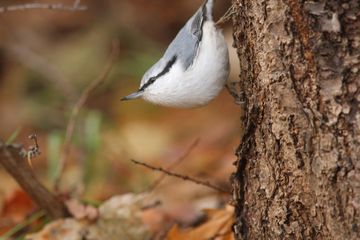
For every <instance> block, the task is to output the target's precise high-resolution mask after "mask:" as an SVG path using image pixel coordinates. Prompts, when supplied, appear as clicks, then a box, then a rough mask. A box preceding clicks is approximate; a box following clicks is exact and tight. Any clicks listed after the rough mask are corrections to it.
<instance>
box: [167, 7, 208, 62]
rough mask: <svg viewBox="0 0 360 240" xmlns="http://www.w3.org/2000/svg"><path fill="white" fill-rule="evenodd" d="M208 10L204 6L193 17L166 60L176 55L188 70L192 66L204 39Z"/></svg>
mask: <svg viewBox="0 0 360 240" xmlns="http://www.w3.org/2000/svg"><path fill="white" fill-rule="evenodd" d="M206 11H207V8H206V7H205V5H203V6H202V7H201V8H200V9H199V10H198V11H197V12H196V13H195V14H194V16H192V17H191V18H190V19H189V21H188V22H187V23H186V25H185V26H184V27H183V28H182V29H181V30H180V32H179V33H178V34H177V35H176V37H175V39H174V40H173V41H172V43H171V44H170V45H169V47H168V49H167V50H166V52H165V54H164V58H166V59H170V58H172V57H173V56H174V55H176V56H177V60H178V61H180V62H181V63H182V64H183V66H184V68H185V69H187V68H188V67H190V66H191V65H192V63H193V62H194V59H195V57H196V55H197V51H198V47H199V44H200V42H201V38H202V31H203V29H202V27H203V25H204V22H205V21H206V19H207V18H206V16H207V13H206Z"/></svg>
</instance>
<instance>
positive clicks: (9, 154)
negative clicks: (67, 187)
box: [0, 140, 69, 219]
mask: <svg viewBox="0 0 360 240" xmlns="http://www.w3.org/2000/svg"><path fill="white" fill-rule="evenodd" d="M22 151H24V149H23V148H21V147H19V146H16V145H5V144H4V143H3V142H2V141H1V140H0V164H1V165H2V166H3V167H4V168H5V170H6V171H7V172H8V173H9V174H10V175H11V176H12V177H13V178H14V179H15V180H16V181H17V182H18V184H19V185H20V186H21V187H22V188H23V189H24V191H25V192H26V193H27V194H29V195H30V197H31V199H32V200H33V201H34V202H35V203H36V204H37V205H38V206H39V207H40V208H42V209H44V210H45V211H46V213H47V214H48V215H49V216H50V217H51V218H54V219H57V218H62V217H66V216H69V214H68V211H67V209H66V207H65V205H64V204H63V202H62V201H60V200H59V199H58V198H57V197H56V196H55V195H53V194H52V193H51V192H50V191H49V190H47V189H46V188H45V187H44V186H43V185H42V184H41V183H40V182H39V181H38V180H37V178H36V176H35V174H34V173H33V171H32V169H31V167H30V165H29V163H28V161H26V159H24V158H23V157H22V156H21V152H22ZM26 155H27V154H26Z"/></svg>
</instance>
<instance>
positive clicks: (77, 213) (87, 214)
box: [65, 199, 99, 221]
mask: <svg viewBox="0 0 360 240" xmlns="http://www.w3.org/2000/svg"><path fill="white" fill-rule="evenodd" d="M65 205H66V207H67V209H68V210H69V212H70V214H71V215H72V216H73V217H74V218H75V219H78V220H80V219H88V220H91V221H94V220H96V218H97V217H98V215H99V213H98V210H97V208H95V207H93V206H91V205H85V204H83V203H81V202H80V201H79V200H77V199H70V200H67V201H66V202H65Z"/></svg>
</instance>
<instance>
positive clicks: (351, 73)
mask: <svg viewBox="0 0 360 240" xmlns="http://www.w3.org/2000/svg"><path fill="white" fill-rule="evenodd" d="M233 3H234V4H235V8H236V14H235V17H234V39H235V46H236V48H237V51H238V55H239V59H240V67H241V73H240V87H241V89H242V90H243V91H244V92H243V94H242V95H243V96H244V100H245V104H244V106H245V107H244V108H245V109H244V112H245V116H244V122H243V124H244V129H245V131H244V135H243V137H242V142H241V144H240V146H239V148H238V150H237V156H238V161H237V170H236V173H234V175H233V178H232V182H233V187H234V202H235V205H236V225H235V234H236V237H237V239H360V229H359V228H360V213H359V211H360V171H359V169H360V161H359V159H360V112H359V103H360V77H359V72H360V50H359V47H360V20H359V17H360V6H359V4H360V3H359V0H349V1H340V0H338V1H336V0H324V1H322V2H321V3H320V2H316V3H315V2H313V1H300V0H283V1H281V0H253V1H248V0H233Z"/></svg>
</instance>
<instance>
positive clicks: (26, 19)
mask: <svg viewBox="0 0 360 240" xmlns="http://www.w3.org/2000/svg"><path fill="white" fill-rule="evenodd" d="M44 2H46V1H44ZM58 2H63V3H69V4H71V3H72V1H70V0H68V1H67V0H64V1H58ZM82 2H83V3H84V4H86V5H88V7H89V10H88V11H85V12H56V11H49V10H31V11H21V12H13V13H3V14H0V21H1V23H0V36H1V38H0V126H1V127H0V138H1V139H3V140H7V141H8V142H19V143H23V144H25V145H28V144H31V143H30V142H29V140H28V139H27V136H28V135H30V134H31V133H37V135H38V138H39V144H40V147H41V151H42V153H43V154H42V155H41V156H40V157H39V158H37V159H35V160H34V161H33V166H34V171H35V172H36V174H37V175H38V176H39V177H40V178H41V179H42V181H43V182H44V183H46V185H48V186H51V185H52V183H53V181H54V179H55V178H56V177H57V176H58V175H59V168H58V161H59V155H60V152H61V151H62V144H63V141H64V135H65V129H66V126H67V123H68V120H69V117H70V113H71V111H72V107H73V106H74V103H75V102H76V101H77V99H78V97H79V96H80V94H81V92H82V91H83V89H84V88H85V87H86V86H87V85H88V84H89V83H90V82H91V81H93V79H95V78H96V77H97V76H98V75H99V73H100V72H102V70H103V69H104V67H105V63H106V59H107V57H108V55H109V52H110V49H111V42H112V40H113V39H117V40H119V42H120V56H119V57H118V59H117V61H116V63H115V65H114V67H113V70H112V72H111V74H110V76H109V78H108V79H107V81H106V83H105V84H104V85H102V86H101V87H99V88H98V89H97V90H96V92H95V93H94V94H92V95H91V96H90V97H89V99H88V101H87V103H86V106H85V107H84V108H83V109H82V110H81V112H80V114H79V117H78V120H77V125H76V129H75V136H74V138H73V141H72V146H71V151H70V156H69V161H68V162H67V165H66V168H65V172H64V175H63V178H62V182H61V183H62V184H61V189H63V190H64V191H66V192H68V193H69V194H75V193H74V192H76V194H80V196H81V197H84V198H86V199H88V200H89V201H98V200H104V199H106V198H108V197H110V196H112V195H115V194H119V193H125V192H142V191H145V190H147V188H148V187H149V186H151V184H152V183H153V181H154V180H155V179H157V177H158V174H157V173H154V172H151V171H148V170H144V169H142V168H139V167H137V166H135V165H133V164H132V163H130V161H129V159H137V160H141V161H145V162H148V163H151V164H155V165H160V166H164V167H166V166H169V165H171V163H173V162H176V161H177V160H178V159H179V158H180V157H181V156H182V155H183V154H184V152H186V151H187V149H188V148H189V146H190V145H191V144H192V142H193V141H194V139H197V138H199V139H200V143H199V145H198V146H197V147H196V148H195V149H194V150H193V151H192V152H191V153H190V155H189V156H188V157H187V158H186V159H185V160H184V161H183V162H182V163H181V164H180V166H178V167H177V168H176V169H175V170H176V171H177V172H180V173H181V172H182V173H185V174H186V175H193V176H196V177H199V178H202V179H208V180H211V181H212V182H213V183H214V184H218V185H222V186H225V187H226V186H228V184H229V183H228V178H229V175H230V173H231V172H232V170H233V169H232V162H233V161H234V159H235V158H234V156H233V152H234V150H235V148H236V146H237V143H238V141H239V136H240V132H241V129H240V126H239V119H240V111H239V108H238V107H237V106H236V105H235V104H234V103H233V100H232V98H231V97H230V96H229V95H228V94H227V93H226V92H225V91H224V92H223V93H222V94H221V95H220V96H219V97H218V98H216V99H215V100H214V101H213V102H212V103H211V104H210V105H209V106H206V107H204V108H200V109H170V108H164V107H160V106H154V105H151V104H149V103H146V102H144V101H142V100H136V101H133V102H120V99H121V97H122V96H125V95H127V94H128V93H130V92H132V91H134V90H136V89H137V87H138V84H139V82H140V79H141V77H142V75H143V73H144V72H145V71H146V69H148V68H149V67H150V66H151V65H152V64H153V63H154V62H155V61H156V60H157V59H158V58H159V57H161V55H162V53H163V51H164V49H165V48H166V46H167V44H168V43H169V42H170V41H171V39H172V38H173V37H174V35H175V34H176V32H177V31H178V30H179V28H180V27H181V26H182V25H183V24H184V22H185V21H186V20H187V18H188V17H189V16H191V14H192V13H193V12H194V11H195V10H196V8H197V7H198V6H199V5H200V4H201V3H202V1H201V0H197V1H194V0H186V1H171V4H170V3H169V1H167V0H153V1H148V0H122V1H114V0H105V1H97V0H90V1H82ZM15 3H24V1H13V0H8V1H0V6H5V5H9V4H15ZM228 3H229V1H219V4H218V8H217V16H219V15H220V14H221V13H223V12H225V10H226V8H227V7H228V6H229V5H228ZM231 43H232V40H231V35H229V46H231ZM232 65H237V63H236V62H234V63H232ZM236 74H238V73H236ZM0 181H1V182H2V185H1V187H0V207H2V208H3V210H2V215H1V216H0V234H1V233H4V232H5V231H6V230H9V229H11V228H12V227H13V226H17V224H19V223H22V221H23V220H24V219H26V217H27V216H28V214H29V213H31V212H32V211H34V206H33V205H29V206H27V208H24V209H26V210H23V212H22V214H21V217H18V216H19V215H18V214H16V216H15V215H12V214H7V215H5V214H4V211H5V210H4V206H5V205H6V204H5V203H8V201H10V202H11V199H13V198H12V196H13V194H14V192H16V191H18V189H19V188H18V186H17V185H16V184H15V183H14V181H13V180H12V179H11V178H10V177H9V176H8V175H7V174H6V173H5V172H4V171H2V170H1V171H0ZM174 184H175V185H176V192H177V194H173V192H174ZM74 189H76V191H75V190H74ZM155 192H156V194H158V196H159V198H161V200H162V201H163V206H162V212H163V214H164V215H166V218H165V217H164V219H167V218H171V219H176V220H179V221H182V222H187V223H189V222H192V221H195V220H196V219H197V217H198V216H199V215H198V210H199V209H201V208H203V207H214V206H216V205H218V204H220V203H221V202H223V199H221V198H220V199H219V197H218V196H217V195H216V194H214V193H212V192H211V191H209V190H207V189H203V188H202V187H199V186H193V185H192V184H191V183H188V182H181V181H179V180H177V179H171V178H168V177H167V178H165V180H164V181H163V182H162V183H161V184H160V186H159V187H158V188H156V189H155ZM14 204H16V203H15V202H14Z"/></svg>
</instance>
